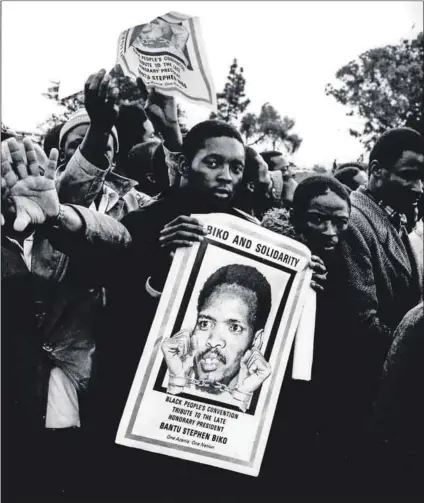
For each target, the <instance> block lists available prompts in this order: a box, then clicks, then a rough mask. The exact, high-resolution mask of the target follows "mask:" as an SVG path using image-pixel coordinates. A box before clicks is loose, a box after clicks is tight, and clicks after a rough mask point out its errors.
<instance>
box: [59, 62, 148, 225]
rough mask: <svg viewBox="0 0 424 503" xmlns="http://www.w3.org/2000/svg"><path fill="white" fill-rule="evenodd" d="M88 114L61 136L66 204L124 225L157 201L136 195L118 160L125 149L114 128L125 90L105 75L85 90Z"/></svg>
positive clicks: (61, 179)
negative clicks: (130, 215) (121, 148)
mask: <svg viewBox="0 0 424 503" xmlns="http://www.w3.org/2000/svg"><path fill="white" fill-rule="evenodd" d="M84 94H85V109H80V110H78V111H77V112H76V113H75V114H74V115H73V116H72V117H70V119H69V120H68V121H67V122H66V124H64V126H63V127H62V129H61V131H60V136H59V148H60V156H61V161H62V163H61V165H60V166H59V168H58V189H59V196H60V199H61V201H63V202H65V203H73V204H78V205H81V206H86V207H89V208H90V209H93V210H95V211H100V212H101V213H104V214H106V215H109V216H111V217H113V218H115V219H117V220H120V219H121V218H122V217H123V216H124V215H126V214H127V213H129V212H130V211H133V210H136V209H139V208H141V207H143V206H144V205H145V204H147V203H149V202H150V200H151V198H150V197H149V196H148V195H147V194H143V193H142V192H139V191H138V190H136V188H135V187H136V186H137V182H136V181H134V180H132V179H130V178H127V177H126V176H125V173H117V172H116V170H115V169H114V165H113V160H114V157H115V154H116V153H117V151H118V149H119V141H118V133H117V130H116V128H115V126H114V124H115V122H116V120H117V116H118V107H117V104H116V102H117V99H118V95H119V90H118V89H117V87H116V84H115V82H114V81H113V79H112V77H111V76H110V75H108V74H106V72H105V71H104V70H101V71H100V72H98V73H96V74H93V75H91V76H90V77H89V79H88V80H87V82H86V84H85V89H84Z"/></svg>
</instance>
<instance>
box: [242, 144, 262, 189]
mask: <svg viewBox="0 0 424 503" xmlns="http://www.w3.org/2000/svg"><path fill="white" fill-rule="evenodd" d="M245 152H246V161H245V164H244V171H243V182H244V183H245V184H247V183H249V182H255V181H256V180H257V179H258V166H259V165H258V161H257V160H256V157H257V156H258V155H261V154H258V152H256V150H255V149H254V148H252V147H249V146H247V147H245Z"/></svg>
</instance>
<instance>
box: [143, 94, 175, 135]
mask: <svg viewBox="0 0 424 503" xmlns="http://www.w3.org/2000/svg"><path fill="white" fill-rule="evenodd" d="M144 110H145V112H146V114H147V116H148V117H149V119H150V120H151V121H152V124H153V126H154V128H155V130H156V131H157V132H159V133H162V134H164V131H165V130H166V129H169V128H174V127H177V126H178V113H177V102H176V101H175V98H174V97H173V96H166V95H164V94H161V93H158V92H157V91H156V90H155V89H151V91H150V93H149V96H148V98H147V101H146V103H145V105H144Z"/></svg>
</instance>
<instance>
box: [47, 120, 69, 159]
mask: <svg viewBox="0 0 424 503" xmlns="http://www.w3.org/2000/svg"><path fill="white" fill-rule="evenodd" d="M64 124H65V123H64V122H61V123H59V124H56V125H55V126H53V127H52V128H51V129H49V130H48V131H47V133H46V136H45V137H44V142H43V149H44V152H45V153H46V155H47V156H49V155H50V151H51V149H52V148H57V149H58V150H59V138H60V132H61V130H62V127H63V125H64Z"/></svg>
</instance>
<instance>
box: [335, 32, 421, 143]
mask: <svg viewBox="0 0 424 503" xmlns="http://www.w3.org/2000/svg"><path fill="white" fill-rule="evenodd" d="M423 65H424V37H423V32H421V33H419V34H418V36H417V37H416V38H415V39H413V40H402V41H401V42H400V43H399V44H397V45H387V46H385V47H380V48H376V49H371V50H369V51H366V52H364V53H363V54H361V55H360V56H359V58H358V59H357V60H354V61H351V62H350V63H348V64H347V65H345V66H343V67H342V68H340V69H339V70H338V71H337V73H336V78H337V79H338V82H337V84H335V85H333V84H327V86H326V94H327V95H329V96H333V97H334V98H335V99H336V100H337V101H338V102H339V103H341V104H342V105H346V106H348V107H349V108H350V111H349V112H348V113H347V115H348V116H351V117H359V118H361V119H364V120H365V125H364V128H363V131H358V130H357V129H351V130H350V134H351V135H352V136H354V137H357V138H359V139H360V141H361V142H362V143H363V144H364V145H365V147H366V148H367V149H369V147H370V145H371V143H373V142H374V141H375V140H376V138H377V137H378V136H380V135H381V134H382V133H383V132H384V131H386V130H387V129H390V128H393V127H399V126H409V127H412V128H414V129H416V130H417V131H420V132H421V133H422V134H424V124H423V115H422V104H423V97H424V96H423Z"/></svg>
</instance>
